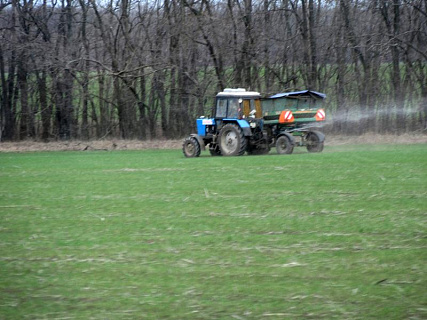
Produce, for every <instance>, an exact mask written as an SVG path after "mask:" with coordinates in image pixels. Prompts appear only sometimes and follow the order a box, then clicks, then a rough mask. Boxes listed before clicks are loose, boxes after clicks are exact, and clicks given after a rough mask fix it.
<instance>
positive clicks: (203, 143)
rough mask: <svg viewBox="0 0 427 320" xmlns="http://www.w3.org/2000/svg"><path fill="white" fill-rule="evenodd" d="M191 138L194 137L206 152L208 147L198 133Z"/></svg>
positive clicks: (191, 135)
mask: <svg viewBox="0 0 427 320" xmlns="http://www.w3.org/2000/svg"><path fill="white" fill-rule="evenodd" d="M190 137H194V138H196V139H197V141H198V142H199V145H200V148H201V149H202V150H203V151H205V150H206V146H205V142H204V141H203V139H202V138H201V137H200V136H199V135H198V134H196V133H192V134H190Z"/></svg>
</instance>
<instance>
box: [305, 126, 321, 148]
mask: <svg viewBox="0 0 427 320" xmlns="http://www.w3.org/2000/svg"><path fill="white" fill-rule="evenodd" d="M322 137H323V134H322V133H320V132H316V131H311V132H309V133H308V134H307V137H306V144H307V151H308V152H322V151H323V147H324V142H323V140H324V139H322Z"/></svg>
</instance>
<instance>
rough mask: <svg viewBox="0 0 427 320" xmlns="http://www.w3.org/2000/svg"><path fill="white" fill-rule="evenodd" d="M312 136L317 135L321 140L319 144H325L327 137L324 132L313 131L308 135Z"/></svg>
mask: <svg viewBox="0 0 427 320" xmlns="http://www.w3.org/2000/svg"><path fill="white" fill-rule="evenodd" d="M310 134H315V135H316V136H317V137H318V138H319V142H320V143H322V142H325V135H324V134H323V133H322V132H320V131H315V130H313V131H309V132H308V133H307V136H308V135H310Z"/></svg>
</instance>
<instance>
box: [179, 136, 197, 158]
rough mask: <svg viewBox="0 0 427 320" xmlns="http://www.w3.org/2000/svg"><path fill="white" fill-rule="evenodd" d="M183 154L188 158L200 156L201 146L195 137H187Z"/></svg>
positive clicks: (183, 146)
mask: <svg viewBox="0 0 427 320" xmlns="http://www.w3.org/2000/svg"><path fill="white" fill-rule="evenodd" d="M182 152H183V153H184V156H186V157H187V158H194V157H198V156H200V144H199V141H197V139H196V138H195V137H187V138H185V139H184V143H183V144H182Z"/></svg>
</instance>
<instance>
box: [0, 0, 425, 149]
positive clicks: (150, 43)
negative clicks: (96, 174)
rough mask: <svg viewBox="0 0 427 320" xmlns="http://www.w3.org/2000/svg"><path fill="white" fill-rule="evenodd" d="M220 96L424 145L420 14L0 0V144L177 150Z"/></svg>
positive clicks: (412, 3) (144, 1) (179, 1)
mask: <svg viewBox="0 0 427 320" xmlns="http://www.w3.org/2000/svg"><path fill="white" fill-rule="evenodd" d="M225 87H243V88H246V89H251V90H256V91H260V92H262V94H263V95H268V94H273V93H278V92H284V91H289V90H298V89H312V90H316V91H320V92H324V93H326V94H327V96H328V98H327V100H326V102H327V107H326V110H327V114H328V116H329V121H328V126H327V128H326V130H328V131H330V132H333V133H339V134H362V133H366V132H374V133H395V134H402V133H408V132H409V133H416V134H424V133H425V130H426V119H427V1H426V0H390V1H386V0H374V1H363V0H318V1H315V0H282V1H273V0H260V1H256V0H242V1H236V0H226V1H225V0H218V1H212V0H197V1H194V0H176V1H170V0H164V1H156V0H139V1H137V0H116V1H112V0H50V1H48V0H21V1H17V0H9V1H8V0H0V141H14V140H15V141H16V140H23V139H35V140H46V141H49V140H57V139H61V140H63V139H66V140H68V139H82V140H86V139H102V138H123V139H153V138H180V137H182V136H184V135H187V134H189V133H190V132H192V131H194V130H195V121H194V120H195V118H197V117H199V116H201V115H209V114H210V113H211V108H212V104H213V98H214V96H215V94H216V93H217V92H218V91H219V90H222V89H224V88H225Z"/></svg>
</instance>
